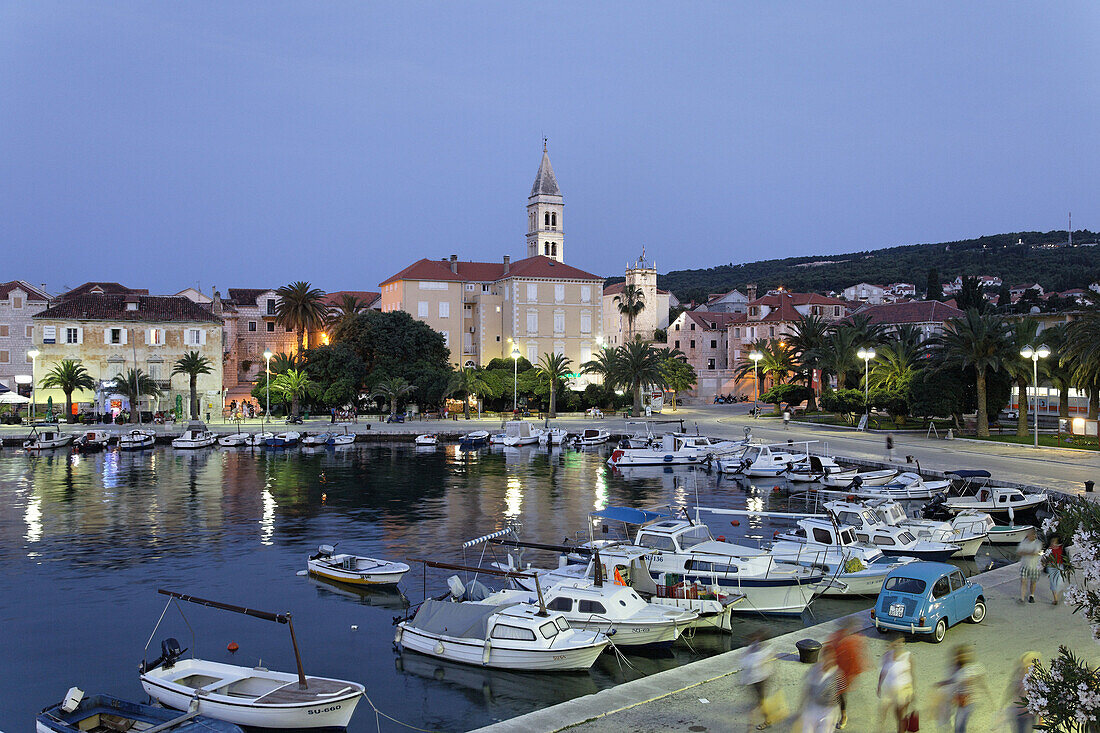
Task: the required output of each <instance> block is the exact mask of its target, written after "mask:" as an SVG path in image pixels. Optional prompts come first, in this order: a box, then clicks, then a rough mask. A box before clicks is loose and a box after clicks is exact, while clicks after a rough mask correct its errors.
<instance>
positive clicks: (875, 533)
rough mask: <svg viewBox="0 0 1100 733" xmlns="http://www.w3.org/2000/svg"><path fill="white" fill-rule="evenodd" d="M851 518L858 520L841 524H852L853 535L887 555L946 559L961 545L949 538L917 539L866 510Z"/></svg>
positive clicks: (944, 560) (902, 528) (904, 529)
mask: <svg viewBox="0 0 1100 733" xmlns="http://www.w3.org/2000/svg"><path fill="white" fill-rule="evenodd" d="M849 518H851V517H849ZM855 521H859V522H860V524H859V525H858V526H852V525H848V524H847V523H846V522H845V523H844V524H845V526H852V530H853V531H854V532H855V535H856V539H857V540H859V541H860V542H862V543H864V544H867V545H871V546H873V547H877V548H878V549H879V550H880V551H881V552H882V554H883V555H887V556H889V557H915V558H917V559H918V560H929V561H932V562H947V560H948V559H949V558H951V557H953V556H954V555H955V554H956V553H957V552H959V551H960V550H961V549H962V548H961V547H960V546H959V545H957V544H955V543H953V542H941V541H939V540H931V539H918V538H917V537H916V536H915V535H914V534H913V533H912V532H910V531H909V530H908V529H906V528H904V527H895V526H893V525H889V524H886V523H884V522H881V521H879V520H878V517H876V516H875V515H874V513H873V512H870V511H863V512H860V513H858V514H857V517H856V519H855Z"/></svg>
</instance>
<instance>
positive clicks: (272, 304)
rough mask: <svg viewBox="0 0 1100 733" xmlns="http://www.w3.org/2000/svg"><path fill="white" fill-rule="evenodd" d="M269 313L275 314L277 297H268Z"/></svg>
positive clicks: (270, 314)
mask: <svg viewBox="0 0 1100 733" xmlns="http://www.w3.org/2000/svg"><path fill="white" fill-rule="evenodd" d="M267 314H268V315H269V316H273V315H275V299H274V298H268V299H267Z"/></svg>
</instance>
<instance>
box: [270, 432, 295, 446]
mask: <svg viewBox="0 0 1100 733" xmlns="http://www.w3.org/2000/svg"><path fill="white" fill-rule="evenodd" d="M301 437H302V434H301V433H299V432H296V431H294V430H288V431H287V432H285V433H275V434H274V435H272V436H271V437H270V438H268V439H267V440H265V441H264V445H266V446H267V447H268V448H291V447H293V446H296V445H298V441H299V440H300V439H301Z"/></svg>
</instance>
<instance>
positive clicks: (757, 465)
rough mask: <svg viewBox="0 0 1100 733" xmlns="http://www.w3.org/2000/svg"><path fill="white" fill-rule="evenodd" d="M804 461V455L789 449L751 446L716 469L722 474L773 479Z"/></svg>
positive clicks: (722, 461) (720, 462)
mask: <svg viewBox="0 0 1100 733" xmlns="http://www.w3.org/2000/svg"><path fill="white" fill-rule="evenodd" d="M784 448H785V446H784ZM805 460H806V454H805V453H795V452H793V451H791V450H789V449H781V448H780V446H777V445H776V446H771V445H753V446H749V447H748V448H747V449H746V450H745V452H744V453H742V454H741V455H739V456H733V457H730V458H727V459H724V460H721V461H719V462H718V468H719V470H720V471H722V472H723V473H741V474H744V475H746V476H767V477H772V478H774V477H777V476H780V475H783V474H785V473H787V472H788V471H790V470H792V468H793V467H794V466H795V465H796V464H798V463H801V462H802V461H805Z"/></svg>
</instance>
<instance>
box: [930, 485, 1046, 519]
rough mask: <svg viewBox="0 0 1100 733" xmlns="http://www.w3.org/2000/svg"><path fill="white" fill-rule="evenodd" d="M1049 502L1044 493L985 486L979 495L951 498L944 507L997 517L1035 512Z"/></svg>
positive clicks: (949, 509) (945, 502)
mask: <svg viewBox="0 0 1100 733" xmlns="http://www.w3.org/2000/svg"><path fill="white" fill-rule="evenodd" d="M1047 500H1048V497H1047V495H1046V494H1043V493H1039V494H1025V493H1024V492H1022V491H1020V490H1019V489H1009V488H1003V487H997V486H985V487H982V488H980V489H978V493H976V494H974V495H973V496H955V497H951V496H949V497H947V498H946V500H945V501H944V502H943V505H944V506H945V507H946V508H947V510H948V511H950V512H960V511H963V510H964V509H971V510H974V511H980V512H985V513H986V514H990V515H994V516H996V515H1002V514H1006V515H1012V514H1016V513H1021V514H1022V513H1028V512H1034V511H1035V510H1036V509H1038V508H1039V507H1040V506H1042V505H1044V504H1046V503H1047Z"/></svg>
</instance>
